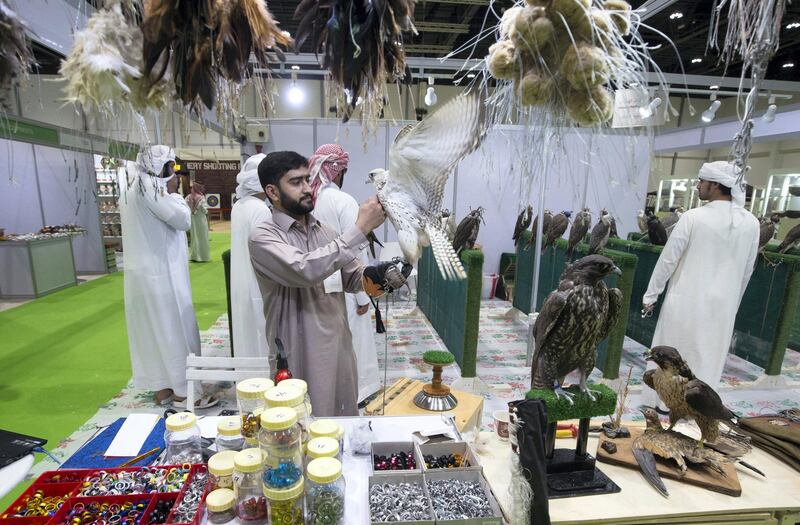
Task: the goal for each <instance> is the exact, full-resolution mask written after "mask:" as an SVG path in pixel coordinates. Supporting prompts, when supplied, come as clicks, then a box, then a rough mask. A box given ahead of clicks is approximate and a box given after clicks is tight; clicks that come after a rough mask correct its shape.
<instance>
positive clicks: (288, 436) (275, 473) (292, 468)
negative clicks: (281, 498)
mask: <svg viewBox="0 0 800 525" xmlns="http://www.w3.org/2000/svg"><path fill="white" fill-rule="evenodd" d="M301 435H302V431H301V430H300V425H298V424H297V413H296V412H295V411H294V409H292V408H289V407H276V408H269V409H267V410H265V411H264V412H263V413H262V414H261V432H260V434H259V442H260V444H261V450H262V451H263V453H264V457H265V458H266V461H265V466H264V477H263V481H264V487H266V488H268V489H277V490H285V489H288V488H290V487H293V486H294V485H295V483H297V482H298V480H300V479H302V477H303V449H302V443H301V441H300V439H301Z"/></svg>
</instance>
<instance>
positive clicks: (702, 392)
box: [644, 346, 737, 443]
mask: <svg viewBox="0 0 800 525" xmlns="http://www.w3.org/2000/svg"><path fill="white" fill-rule="evenodd" d="M645 359H647V360H648V361H653V362H654V363H655V364H657V365H658V368H655V369H653V370H648V371H647V372H645V373H644V382H645V384H646V385H647V386H649V387H650V388H652V389H653V390H655V391H656V393H657V394H658V397H659V398H661V401H663V402H664V404H665V405H666V407H667V408H668V409H669V422H670V425H669V428H670V430H671V429H672V427H674V426H675V423H677V422H678V421H680V420H681V419H693V420H694V422H695V423H697V426H698V427H700V433H701V439H702V441H705V442H707V443H714V442H715V441H717V437H718V436H719V423H720V422H721V423H724V424H726V425H727V426H732V427H735V426H736V423H735V420H736V418H737V416H736V414H734V413H733V412H731V411H730V410H729V409H728V408H727V407H726V406H725V405H723V404H722V399H720V397H719V394H717V393H716V392H715V391H714V389H713V388H711V387H710V386H708V384H707V383H705V382H703V381H701V380H700V379H697V378H696V377H695V376H694V374H693V373H692V370H691V369H690V368H689V365H688V364H687V363H686V361H684V360H683V358H682V357H681V355H680V353H679V352H678V351H677V350H676V349H675V348H672V347H671V346H655V347H653V348H652V349H650V350H649V351H648V352H646V353H645Z"/></svg>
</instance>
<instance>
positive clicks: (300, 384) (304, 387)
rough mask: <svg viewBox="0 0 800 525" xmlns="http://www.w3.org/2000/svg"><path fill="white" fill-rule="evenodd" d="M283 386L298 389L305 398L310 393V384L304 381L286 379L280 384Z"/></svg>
mask: <svg viewBox="0 0 800 525" xmlns="http://www.w3.org/2000/svg"><path fill="white" fill-rule="evenodd" d="M280 385H281V386H290V387H292V388H296V389H298V390H299V391H300V392H301V393H302V394H303V395H304V396H305V395H306V394H307V393H308V383H306V382H305V381H303V380H302V379H295V378H292V379H284V380H283V381H281V382H280Z"/></svg>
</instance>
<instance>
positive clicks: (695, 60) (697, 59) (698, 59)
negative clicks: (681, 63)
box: [692, 58, 703, 64]
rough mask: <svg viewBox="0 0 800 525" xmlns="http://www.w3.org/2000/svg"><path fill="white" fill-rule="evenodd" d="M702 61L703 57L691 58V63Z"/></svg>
mask: <svg viewBox="0 0 800 525" xmlns="http://www.w3.org/2000/svg"><path fill="white" fill-rule="evenodd" d="M702 61H703V59H702V58H693V59H692V64H699V63H700V62H702Z"/></svg>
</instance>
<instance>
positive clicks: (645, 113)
mask: <svg viewBox="0 0 800 525" xmlns="http://www.w3.org/2000/svg"><path fill="white" fill-rule="evenodd" d="M660 105H661V97H656V98H654V99H653V100H651V101H650V103H649V104H648V105H646V106H642V107H640V108H639V116H641V117H642V118H650V117H652V116H653V113H655V112H656V109H658V106H660Z"/></svg>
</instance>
